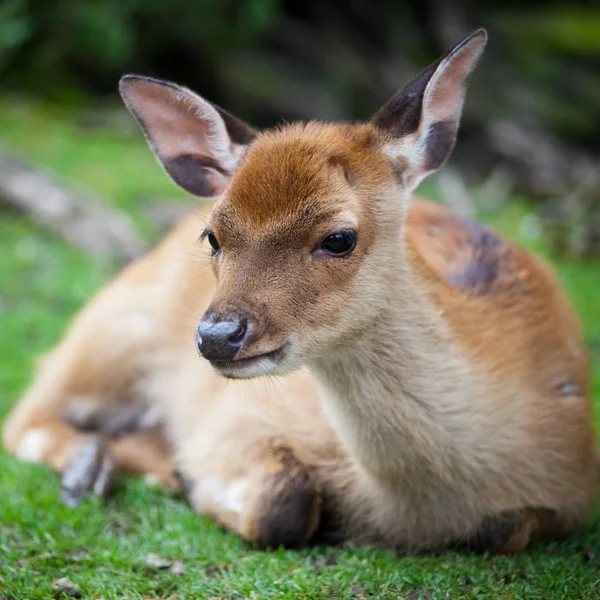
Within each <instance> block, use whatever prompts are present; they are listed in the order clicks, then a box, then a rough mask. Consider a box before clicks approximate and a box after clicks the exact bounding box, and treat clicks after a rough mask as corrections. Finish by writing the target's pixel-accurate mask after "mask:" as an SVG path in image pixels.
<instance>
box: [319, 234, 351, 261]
mask: <svg viewBox="0 0 600 600" xmlns="http://www.w3.org/2000/svg"><path fill="white" fill-rule="evenodd" d="M357 239H358V236H357V235H356V232H355V231H338V232H337V233H332V234H331V235H330V236H327V237H326V238H325V239H324V240H323V241H322V242H321V245H320V246H319V250H320V251H321V252H323V253H325V254H329V255H331V256H346V254H350V252H352V250H354V247H355V246H356V241H357Z"/></svg>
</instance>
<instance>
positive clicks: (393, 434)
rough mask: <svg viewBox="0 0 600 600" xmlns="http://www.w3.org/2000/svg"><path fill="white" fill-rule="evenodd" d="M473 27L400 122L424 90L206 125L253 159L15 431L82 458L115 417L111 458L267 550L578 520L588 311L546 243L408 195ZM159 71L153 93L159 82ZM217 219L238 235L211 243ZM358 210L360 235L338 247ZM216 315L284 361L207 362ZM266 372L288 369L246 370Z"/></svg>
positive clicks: (79, 324)
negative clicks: (238, 318) (582, 313)
mask: <svg viewBox="0 0 600 600" xmlns="http://www.w3.org/2000/svg"><path fill="white" fill-rule="evenodd" d="M477 36H479V38H480V37H481V34H479V33H478V34H475V36H472V37H471V38H469V39H470V40H471V41H467V42H465V43H463V44H462V45H460V46H459V47H458V49H457V50H455V51H453V53H451V54H450V55H448V56H447V57H446V58H445V59H443V60H442V61H441V62H440V63H439V64H438V65H437V66H436V68H434V69H431V70H429V71H427V72H426V73H428V74H427V77H428V78H429V79H427V81H426V82H424V84H423V85H421V86H420V88H419V89H421V92H422V93H424V94H425V96H424V98H423V99H422V102H421V104H418V103H417V105H416V108H414V107H413V108H414V110H417V109H418V111H422V114H421V113H415V114H416V115H417V116H418V114H421V118H420V120H419V119H417V120H415V119H416V117H415V114H412V116H410V115H409V116H410V131H407V130H406V124H404V125H403V124H402V123H400V125H398V127H400V129H401V134H398V133H397V132H395V127H391V126H390V123H391V124H393V123H396V121H395V119H396V117H395V112H396V109H397V107H398V106H400V107H404V108H403V110H405V109H406V106H408V105H410V106H413V105H412V104H411V103H410V102H412V100H410V97H409V100H410V102H409V100H406V97H404V99H403V100H402V101H400V100H397V101H393V102H392V103H391V104H390V105H389V106H388V107H387V108H386V110H385V111H384V115H385V119H381V118H377V117H376V119H375V120H374V121H373V122H372V123H370V124H365V125H356V126H350V125H334V124H320V123H309V124H307V125H290V126H286V127H284V128H282V129H280V130H277V131H272V132H267V133H264V134H259V135H257V136H256V137H252V136H251V135H250V134H249V133H248V134H247V135H246V134H244V133H243V131H242V133H240V132H239V131H238V132H237V135H238V137H237V139H246V140H250V139H252V140H253V141H252V142H251V144H250V145H249V146H248V147H246V148H244V149H243V150H242V151H240V150H239V149H235V148H234V146H233V142H231V144H229V142H228V141H227V139H226V140H219V139H213V138H210V139H209V140H208V141H206V140H204V141H203V143H202V144H199V147H201V148H202V151H203V152H206V153H208V154H207V155H208V156H209V157H212V158H214V157H215V156H217V155H218V156H221V157H225V159H224V160H226V161H230V162H232V161H234V159H235V160H237V158H236V157H239V156H241V159H240V160H239V163H238V164H237V166H236V170H235V173H234V174H233V176H232V178H231V181H230V182H229V183H228V184H227V185H226V187H225V189H224V191H223V194H222V195H221V197H220V198H219V200H218V201H217V202H216V204H215V206H214V208H213V209H212V210H211V211H210V213H209V214H208V215H192V216H190V217H189V218H188V219H186V220H184V221H183V222H182V223H180V224H179V225H178V226H177V227H176V228H175V230H174V231H173V232H172V233H171V234H170V235H169V236H167V238H166V239H165V240H164V241H163V243H162V244H161V245H160V246H159V247H158V248H156V249H155V250H154V251H153V252H151V253H150V254H149V255H148V256H146V257H145V258H143V259H141V260H140V261H138V262H136V263H134V264H132V265H130V266H129V267H128V268H127V269H125V270H124V271H123V273H122V274H121V275H119V276H118V277H117V278H116V279H115V281H114V282H112V283H111V284H110V285H109V286H108V287H107V288H106V289H105V290H103V291H102V292H101V293H100V294H99V295H98V297H97V298H96V299H95V300H93V301H92V302H91V303H90V304H89V305H88V306H87V307H86V308H85V309H84V310H83V311H82V312H81V314H80V315H79V316H78V317H77V318H76V319H75V321H74V323H73V325H72V326H71V328H70V329H69V331H68V332H67V334H66V335H65V337H64V339H63V340H62V341H61V342H60V344H59V345H58V346H57V348H56V349H55V350H54V351H53V353H52V354H51V355H50V356H49V357H48V359H46V361H45V362H44V365H43V366H42V369H41V371H40V373H39V375H38V377H37V379H36V381H35V382H34V384H33V385H32V387H31V388H30V389H29V391H28V392H27V393H26V394H25V396H24V397H23V399H22V400H21V402H20V403H19V404H18V405H17V406H16V407H15V409H14V411H13V413H12V414H11V415H10V416H9V419H8V420H7V422H6V424H5V427H4V442H5V444H6V446H7V448H8V449H9V451H10V452H13V453H15V454H17V455H18V456H21V457H22V458H24V459H26V460H37V461H40V462H44V463H47V464H49V465H51V466H52V467H53V468H55V469H56V470H58V471H61V472H63V471H65V470H66V471H67V475H68V476H69V477H71V478H72V473H73V471H69V467H68V465H69V464H72V463H73V460H74V458H73V457H77V455H78V454H77V453H78V452H79V453H81V452H82V448H85V444H86V443H89V436H90V435H100V436H104V437H106V438H107V439H108V440H109V443H108V446H107V452H109V453H110V454H111V455H112V456H113V458H114V461H115V463H116V465H117V468H120V469H127V470H129V471H132V470H133V471H138V472H144V473H148V472H150V473H153V474H154V475H156V476H157V477H158V478H159V479H160V480H161V481H164V482H166V483H167V484H169V485H171V486H172V487H176V486H177V484H176V482H175V479H174V475H173V466H174V465H176V468H177V471H178V472H179V474H180V475H181V480H182V481H184V482H185V484H186V485H185V488H186V492H187V495H188V498H189V500H190V502H191V504H192V506H193V507H194V508H195V509H196V510H197V511H199V512H203V513H207V514H210V515H211V516H213V518H215V520H216V521H217V522H219V523H221V524H223V525H224V526H226V527H228V528H230V529H232V530H234V531H236V532H238V533H239V534H240V535H242V536H243V537H245V538H246V539H248V540H250V541H254V542H257V543H258V544H260V545H262V546H276V545H278V544H279V543H283V544H287V545H298V544H301V543H304V542H305V541H307V540H308V539H310V538H311V536H313V535H314V534H315V533H322V534H323V533H324V534H325V535H326V536H327V535H328V534H329V535H332V536H333V537H337V538H341V539H345V540H351V541H354V542H357V543H374V544H379V545H383V546H390V547H395V548H397V549H399V550H403V551H409V550H413V549H439V548H443V547H448V546H456V545H459V546H467V547H473V548H475V549H478V550H486V549H487V550H494V551H499V552H515V551H519V550H521V549H523V548H525V547H526V546H527V544H528V542H529V540H530V539H532V538H536V537H544V536H551V535H558V534H563V533H567V532H569V531H572V530H573V529H575V528H577V527H578V526H579V525H580V524H581V523H582V522H583V521H584V520H585V519H586V518H587V516H588V514H589V511H590V507H591V505H592V502H593V498H594V492H595V486H596V477H597V469H596V459H595V454H594V435H593V431H592V427H591V402H590V396H589V376H588V360H587V355H586V352H585V349H584V347H583V344H582V341H581V333H580V329H579V324H578V321H577V318H576V317H575V315H574V314H573V311H572V309H571V307H570V305H569V303H568V302H567V300H566V299H565V297H564V295H563V294H562V292H561V291H560V288H559V286H558V284H557V282H556V279H555V277H554V275H553V274H552V272H551V270H550V269H549V267H548V266H547V265H545V264H544V263H543V262H542V261H540V260H539V259H538V258H536V257H534V256H532V255H531V254H529V253H528V252H526V251H525V250H523V249H521V248H519V247H518V246H516V245H514V244H512V243H511V242H509V241H507V240H503V239H501V238H500V237H499V236H498V235H497V234H496V233H495V232H493V231H491V230H489V229H487V228H485V227H484V226H482V225H478V224H475V223H469V222H467V221H465V220H463V219H461V218H459V217H457V216H455V215H452V214H451V213H450V212H449V211H447V210H446V209H444V208H442V207H440V206H438V205H436V204H432V203H429V202H426V201H424V200H421V199H418V198H413V199H412V200H411V199H410V190H411V189H412V187H414V185H416V183H417V182H418V180H420V179H421V178H422V177H423V176H424V175H425V174H426V173H427V172H428V171H429V170H430V169H431V168H433V167H432V165H433V163H436V165H435V166H437V163H438V162H439V161H440V160H442V159H443V158H444V156H445V154H447V152H448V151H449V148H448V146H449V145H450V146H451V145H452V143H453V139H452V140H450V139H449V138H448V135H446V134H447V132H448V131H449V129H448V127H446V126H444V127H442V128H441V129H440V127H438V128H437V134H435V135H429V134H428V131H429V133H431V127H432V125H431V124H432V123H434V124H435V123H440V122H447V121H449V120H450V119H452V118H453V119H454V120H455V121H456V123H457V116H456V115H457V114H459V111H460V107H461V105H462V96H463V92H464V85H465V80H466V79H465V78H466V77H467V76H468V73H469V69H471V68H472V67H473V65H474V62H475V61H476V59H477V58H478V56H479V54H480V51H481V41H480V39H479V38H478V37H477ZM478 39H479V41H478ZM474 44H475V45H474ZM477 44H479V45H477ZM427 82H429V83H427ZM431 82H433V83H431ZM128 85H129V86H130V87H132V89H135V81H133V82H130V83H129V84H128ZM153 85H160V84H159V83H156V82H155V83H154V84H152V85H148V84H147V82H145V83H144V84H143V86H144V88H143V89H144V90H146V89H150V90H151V92H152V94H151V95H152V98H151V101H152V102H155V100H156V94H155V93H154V91H153V90H154V88H153ZM170 85H171V84H170ZM431 86H433V88H432V87H431ZM170 89H175V90H176V93H178V94H181V97H180V96H178V98H179V100H178V102H179V105H177V106H175V105H174V104H173V105H169V110H175V109H177V110H180V111H183V112H182V114H179V113H177V114H175V115H172V117H170V118H176V119H179V118H181V119H183V121H182V124H180V125H181V127H180V129H181V130H182V131H185V130H186V129H185V120H186V119H195V118H200V117H198V114H201V118H203V119H207V120H209V121H210V120H212V121H211V122H213V121H215V120H218V119H219V118H220V117H219V116H218V112H215V111H214V109H211V107H210V105H209V104H208V103H206V101H204V100H201V99H199V98H197V97H194V96H192V95H190V96H189V97H186V96H185V94H191V92H188V91H186V90H183V89H181V88H173V87H171V88H170ZM423 89H424V92H423ZM136 93H137V92H136ZM144 93H146V92H144ZM144 93H141V95H140V96H139V97H136V100H135V102H144V101H145V100H144ZM161 93H165V91H164V90H162V92H161ZM409 96H410V95H409ZM184 97H185V98H187V99H186V100H185V101H183V100H181V98H184ZM401 99H402V97H401ZM195 102H197V103H201V111H200V113H198V111H195V110H194V103H195ZM406 102H409V104H408V105H407V104H406ZM199 105H200V104H199ZM152 106H153V110H158V109H157V108H156V106H154V104H153V105H152ZM173 106H175V109H173ZM181 107H183V109H182V108H181ZM161 110H162V109H161ZM411 110H413V109H411ZM159 114H162V113H161V112H160V110H159ZM381 114H382V113H380V116H381ZM423 115H424V116H423ZM407 118H408V117H407ZM158 126H159V127H160V126H161V125H160V123H159V125H158ZM149 127H150V129H149V130H148V132H147V133H148V135H149V137H150V139H151V141H152V140H154V143H158V144H159V146H160V143H161V142H160V139H162V138H161V136H162V137H163V138H165V136H166V138H165V139H166V140H167V141H166V142H165V143H167V146H166V147H167V148H168V149H169V157H168V160H172V159H176V158H177V156H178V155H181V154H178V148H179V146H178V145H177V143H176V142H177V140H176V139H175V140H173V139H171V138H169V137H168V136H169V129H168V128H167V129H165V130H161V131H159V133H158V134H157V135H156V136H155V138H153V137H152V136H153V135H154V134H153V132H152V123H151V122H150V125H149ZM240 127H243V125H242V124H240V123H239V122H236V128H240ZM207 129H209V128H208V127H207V126H206V123H205V124H204V126H203V127H199V130H202V131H204V130H207ZM442 129H443V131H442ZM236 130H237V129H236ZM223 131H224V129H223ZM440 132H441V133H443V135H442V134H441V133H440ZM434 133H435V128H434ZM223 135H225V134H223ZM252 135H253V134H252ZM398 135H400V138H398ZM157 140H159V141H158V142H157ZM230 141H231V140H230ZM228 144H229V145H228ZM231 148H234V150H235V152H234V151H233V150H231ZM230 150H231V152H230ZM160 151H161V148H160V147H159V148H158V150H157V152H158V153H159V156H160ZM211 153H214V156H213V155H211ZM442 155H444V156H442ZM181 165H183V163H181ZM205 166H206V165H205ZM182 168H183V169H184V170H185V169H187V168H188V167H187V166H185V165H183V166H182ZM190 168H191V167H190ZM203 168H204V167H203ZM215 173H217V172H216V171H215V172H211V173H207V174H205V176H206V177H207V178H208V179H207V180H209V181H213V183H214V181H216V180H215V179H214V178H215V177H216V175H215ZM224 173H225V170H223V171H222V172H218V173H217V175H218V176H219V177H224ZM178 177H179V179H180V180H182V181H193V182H194V186H196V187H199V188H202V186H203V185H204V183H205V182H204V180H203V179H202V178H200V180H198V179H194V178H188V174H187V173H183V174H182V173H178ZM219 181H221V180H219ZM220 185H221V183H219V185H218V186H217V184H215V186H217V187H219V186H220ZM213 187H214V186H213ZM205 228H206V229H207V230H210V231H211V232H212V233H213V234H214V236H215V237H216V239H217V240H218V241H219V244H220V250H219V251H218V252H217V253H216V254H215V255H214V256H213V257H212V258H211V257H210V253H209V250H208V243H207V242H206V241H203V242H200V241H198V238H199V236H200V234H201V233H202V231H203V230H204V229H205ZM347 229H352V230H354V231H356V232H357V235H358V242H357V244H356V247H355V249H354V251H353V252H351V253H349V254H347V255H345V256H343V257H332V256H328V255H327V254H323V253H322V252H320V250H319V248H320V243H321V241H322V240H323V239H324V238H326V237H327V236H328V235H330V234H331V233H332V232H336V231H340V230H347ZM205 311H210V312H211V313H212V314H237V312H239V311H243V312H244V314H248V315H251V317H252V324H251V329H250V330H249V334H248V337H247V340H246V342H245V344H244V346H243V347H242V349H241V350H240V351H239V354H238V355H236V360H238V359H251V358H252V357H256V356H257V355H261V354H263V353H268V352H272V351H274V350H278V349H279V350H281V356H283V358H282V359H281V360H279V362H277V363H276V364H275V362H272V363H269V362H268V361H267V360H266V359H265V360H264V361H263V362H260V360H259V362H258V363H252V361H251V360H250V364H255V366H253V367H249V368H248V369H249V370H246V371H244V370H243V368H242V369H241V370H240V369H238V370H235V364H234V365H233V366H230V367H227V366H218V365H217V366H215V365H213V366H214V370H213V368H211V366H210V365H209V364H208V362H207V361H205V360H203V359H201V358H199V357H198V355H197V349H196V347H195V340H194V330H195V326H196V324H197V322H198V320H199V319H200V318H201V316H202V314H203V313H204V312H205ZM261 360H262V359H261ZM234 362H235V361H234ZM238 364H245V363H238ZM256 365H258V366H256ZM229 368H230V369H231V370H230V371H228V370H227V369H229ZM244 368H245V367H244ZM307 368H308V370H307ZM215 370H216V371H218V373H220V374H221V375H226V376H227V377H229V381H227V382H226V381H224V380H223V379H222V378H220V377H218V376H217V375H216V374H215ZM258 374H270V375H279V377H276V378H269V379H258V380H253V381H238V380H236V378H251V377H254V376H256V375H258ZM158 427H163V428H164V432H165V438H166V441H165V440H163V442H160V443H157V440H156V438H154V441H153V442H152V443H150V441H149V439H145V438H144V435H146V433H144V432H148V431H150V432H152V433H151V435H152V436H156V435H159V432H160V429H157V428H158ZM90 430H92V431H93V433H90ZM149 456H152V457H153V458H152V459H151V460H149V459H148V457H149ZM136 457H138V458H139V460H138V459H136ZM144 457H145V458H144ZM94 460H95V461H96V463H98V460H97V459H96V458H94ZM75 462H77V461H76V460H75ZM91 486H92V484H89V487H91ZM328 529H330V530H329V531H328Z"/></svg>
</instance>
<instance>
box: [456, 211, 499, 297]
mask: <svg viewBox="0 0 600 600" xmlns="http://www.w3.org/2000/svg"><path fill="white" fill-rule="evenodd" d="M466 229H467V236H466V239H465V242H464V243H465V244H466V245H467V246H468V249H470V250H471V256H470V260H468V261H467V262H466V264H465V265H464V268H463V269H462V270H460V271H458V272H454V273H451V274H450V275H449V276H448V278H447V280H448V283H450V284H451V285H452V286H454V287H455V288H457V289H458V290H459V291H461V292H465V293H468V294H469V295H473V296H485V295H487V294H489V293H490V292H491V291H492V289H493V287H494V285H495V284H496V283H497V281H498V280H499V279H500V277H501V276H502V275H503V274H504V273H505V271H506V270H507V269H509V267H508V266H507V253H508V252H510V248H509V247H508V246H507V245H506V244H505V243H504V242H503V241H502V239H500V238H499V237H498V236H497V235H496V234H495V233H494V232H493V231H491V230H490V229H488V228H487V227H484V226H483V225H480V224H479V223H467V224H466ZM506 274H508V273H506Z"/></svg>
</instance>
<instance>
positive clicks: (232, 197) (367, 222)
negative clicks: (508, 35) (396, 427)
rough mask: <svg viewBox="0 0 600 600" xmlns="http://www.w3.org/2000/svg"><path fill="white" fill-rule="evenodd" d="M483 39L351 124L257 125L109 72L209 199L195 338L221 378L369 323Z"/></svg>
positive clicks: (286, 363)
mask: <svg viewBox="0 0 600 600" xmlns="http://www.w3.org/2000/svg"><path fill="white" fill-rule="evenodd" d="M486 37H487V36H486V33H485V31H484V30H478V31H476V32H475V33H473V34H472V35H471V36H469V37H468V38H466V39H465V40H464V41H463V42H461V43H460V44H459V45H458V46H456V47H455V48H454V49H453V50H452V51H450V52H449V53H448V54H447V55H445V56H444V57H442V58H441V59H440V60H439V61H437V62H436V63H435V64H433V65H432V66H430V67H429V68H428V69H426V70H425V71H423V72H422V73H421V74H420V75H419V76H418V77H416V78H415V79H414V80H413V81H412V82H411V83H409V84H408V86H406V87H405V88H404V89H403V90H402V91H400V92H399V93H397V94H396V95H395V96H394V97H393V98H392V99H391V100H390V101H389V102H388V103H387V104H386V105H385V106H384V107H383V108H382V109H381V110H379V111H378V112H377V113H376V114H375V116H374V117H373V118H372V119H371V121H369V122H368V123H365V124H359V125H349V124H337V123H335V124H334V123H318V122H310V123H307V124H293V125H286V126H283V127H280V128H278V129H274V130H269V131H266V132H261V133H259V132H257V131H255V130H254V129H252V128H251V127H249V126H248V125H246V124H244V123H242V122H241V121H240V120H238V119H236V118H235V117H233V116H232V115H230V114H229V113H227V112H225V111H224V110H222V109H221V108H219V107H217V106H215V105H213V104H211V103H209V102H207V101H206V100H204V99H203V98H201V97H199V96H197V95H196V94H194V93H193V92H191V91H189V90H187V89H185V88H182V87H179V86H176V85H174V84H171V83H166V82H163V81H157V80H154V79H148V78H143V77H137V76H131V75H130V76H126V77H124V78H123V79H122V81H121V93H122V95H123V98H124V100H125V102H126V104H127V105H128V107H129V108H130V110H131V111H132V113H133V114H134V116H135V117H136V118H137V120H138V121H139V123H140V125H141V126H142V129H143V130H144V133H145V135H146V137H147V139H148V141H149V143H150V146H151V147H152V149H153V150H154V152H155V153H156V155H157V157H158V159H159V161H160V162H161V164H162V165H163V167H164V168H165V170H166V171H167V173H168V174H169V175H170V176H171V177H172V178H173V180H174V181H175V182H176V183H177V184H179V185H180V186H181V187H182V188H184V189H185V190H187V191H188V192H190V193H192V194H195V195H196V196H201V197H206V196H214V197H215V198H216V199H217V200H216V203H215V205H214V208H213V209H212V211H211V214H210V216H209V218H208V220H207V222H206V229H205V231H204V233H203V234H202V239H204V240H205V242H206V246H207V247H206V251H207V252H210V253H211V255H212V258H211V261H212V267H213V269H214V272H215V274H216V276H217V279H218V285H217V290H216V294H215V297H214V299H213V302H212V303H211V305H210V307H209V308H208V310H207V311H206V313H205V314H204V317H203V318H202V320H201V321H200V323H199V325H198V344H199V349H200V351H201V353H202V354H203V355H204V357H205V358H206V359H208V360H209V361H210V362H211V364H212V365H213V367H214V368H215V369H216V370H217V371H219V372H220V373H221V374H222V375H225V376H228V377H240V378H243V377H255V376H258V375H262V374H265V373H276V374H281V373H285V372H288V371H290V370H292V369H294V368H296V367H297V366H299V365H300V364H301V363H302V362H305V361H307V360H310V359H315V358H318V357H319V355H321V354H322V353H326V352H332V351H335V348H336V347H339V346H340V345H343V344H347V343H349V342H350V341H351V340H352V338H353V336H355V335H357V334H359V333H360V331H361V330H363V329H364V328H366V327H369V326H371V324H372V322H373V320H374V318H375V316H376V315H377V313H379V312H380V311H381V310H382V308H383V306H384V305H385V303H387V302H388V300H389V292H388V290H389V287H390V286H389V281H390V277H393V273H394V266H395V265H397V262H398V259H399V256H400V253H401V249H402V243H401V226H402V218H403V214H404V212H405V210H406V205H407V202H408V201H409V198H410V195H411V193H412V191H413V190H414V188H415V187H416V186H417V185H418V183H419V182H420V181H421V180H422V179H423V178H424V177H425V176H426V175H428V174H429V173H432V172H433V171H435V170H436V169H438V168H439V167H440V166H441V165H442V163H443V162H444V161H445V159H446V158H447V156H448V155H449V153H450V151H451V150H452V147H453V145H454V142H455V139H456V133H457V129H458V124H459V120H460V114H461V110H462V105H463V100H464V95H465V89H466V85H467V81H468V79H469V75H470V74H471V72H472V71H473V69H474V67H475V65H476V63H477V61H478V59H479V57H480V56H481V54H482V52H483V49H484V46H485V43H486ZM382 335H385V332H383V331H382Z"/></svg>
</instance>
